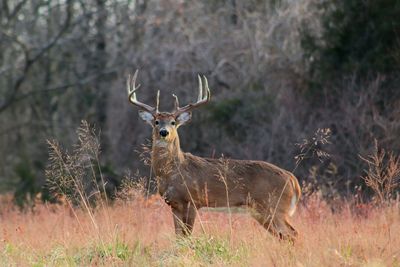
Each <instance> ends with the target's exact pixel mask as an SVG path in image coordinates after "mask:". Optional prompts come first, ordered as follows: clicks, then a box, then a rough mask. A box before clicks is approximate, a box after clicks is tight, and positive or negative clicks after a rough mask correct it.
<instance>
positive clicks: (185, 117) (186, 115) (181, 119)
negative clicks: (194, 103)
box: [176, 112, 192, 127]
mask: <svg viewBox="0 0 400 267" xmlns="http://www.w3.org/2000/svg"><path fill="white" fill-rule="evenodd" d="M191 118H192V113H191V112H183V113H181V114H179V116H178V117H177V118H176V121H177V126H178V127H179V126H181V125H184V124H185V123H187V122H189V121H190V119H191Z"/></svg>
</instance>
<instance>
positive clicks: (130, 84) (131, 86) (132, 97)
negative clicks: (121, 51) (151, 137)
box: [126, 70, 160, 114]
mask: <svg viewBox="0 0 400 267" xmlns="http://www.w3.org/2000/svg"><path fill="white" fill-rule="evenodd" d="M138 71H139V70H136V71H135V74H133V77H131V75H129V76H128V80H127V83H126V87H127V90H128V99H129V102H131V103H132V104H133V105H135V106H138V107H139V108H141V109H144V110H146V111H148V112H150V113H152V114H154V113H157V112H158V102H159V101H158V98H159V95H160V94H159V93H158V94H157V109H156V108H154V107H152V106H149V105H147V104H145V103H142V102H140V101H138V100H137V98H136V91H137V90H138V89H139V87H140V84H139V85H138V86H136V77H137V74H138Z"/></svg>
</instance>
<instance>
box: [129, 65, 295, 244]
mask: <svg viewBox="0 0 400 267" xmlns="http://www.w3.org/2000/svg"><path fill="white" fill-rule="evenodd" d="M137 73H138V71H136V72H135V74H134V75H133V77H129V78H128V84H127V87H128V94H129V101H130V102H131V103H132V104H133V105H135V106H137V107H139V108H140V111H139V115H140V117H141V118H142V119H143V120H144V121H145V122H147V123H148V124H150V125H151V126H152V127H153V140H152V153H151V160H152V169H153V173H154V174H155V177H156V179H157V183H158V190H159V193H160V194H161V196H162V197H163V198H164V199H165V202H166V203H167V204H168V205H170V206H171V209H172V212H173V215H174V216H173V217H174V225H175V232H176V234H178V235H189V234H190V233H191V232H192V229H193V224H194V221H195V217H196V213H197V209H200V208H202V207H239V206H247V207H248V208H249V210H250V214H251V215H252V216H253V217H254V218H255V219H256V220H257V221H258V222H259V223H260V224H261V225H262V226H263V227H264V228H265V229H267V230H268V231H269V232H270V233H272V234H273V235H276V236H278V237H280V238H282V239H290V240H294V239H295V237H296V236H297V231H296V230H295V229H294V228H293V227H292V226H291V225H290V224H289V222H288V217H289V216H291V215H293V213H294V211H295V209H296V205H297V203H298V201H299V198H300V195H301V189H300V186H299V183H298V181H297V179H296V177H295V176H294V175H293V174H292V173H290V172H288V171H286V170H283V169H281V168H279V167H277V166H275V165H273V164H271V163H267V162H263V161H252V160H233V159H230V160H225V159H212V158H201V157H197V156H194V155H192V154H190V153H184V152H182V150H181V148H180V145H179V136H178V128H179V127H180V126H182V125H184V124H185V123H187V122H189V121H190V119H191V110H192V109H194V108H197V107H199V106H201V105H203V104H206V103H207V102H208V101H210V89H209V88H208V83H207V79H206V78H205V77H203V79H202V78H201V77H200V76H199V95H198V98H197V102H196V103H190V104H188V105H186V106H184V107H179V102H178V98H177V96H175V95H173V96H174V97H175V108H174V110H173V111H172V112H159V110H158V105H159V94H157V105H156V107H152V106H149V105H147V104H144V103H142V102H140V101H138V99H137V97H136V90H137V89H138V87H139V86H137V87H136V85H135V81H136V77H137ZM203 83H204V87H203ZM204 91H205V92H204ZM204 93H205V95H204Z"/></svg>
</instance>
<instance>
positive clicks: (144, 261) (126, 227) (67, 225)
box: [0, 197, 400, 266]
mask: <svg viewBox="0 0 400 267" xmlns="http://www.w3.org/2000/svg"><path fill="white" fill-rule="evenodd" d="M199 215H200V216H199V218H198V219H197V220H196V224H195V230H194V234H193V236H192V237H191V238H189V239H176V238H175V236H174V231H173V222H172V215H171V211H170V209H169V207H168V206H166V205H165V204H164V203H163V201H162V200H161V199H160V198H159V197H152V198H150V199H148V200H144V199H143V198H141V197H136V198H134V199H132V200H129V201H128V200H123V201H122V200H118V201H116V202H115V203H113V204H112V205H99V206H98V207H97V208H96V210H93V211H92V212H89V211H88V210H85V209H76V208H74V209H72V208H71V207H70V206H69V205H68V203H67V202H65V203H63V204H56V205H55V204H40V203H38V204H36V205H35V207H34V208H32V209H31V210H28V211H26V210H25V211H21V210H19V209H18V208H16V207H15V206H14V205H13V204H11V202H10V201H8V200H5V199H3V200H2V202H1V207H0V227H1V233H0V236H1V248H0V262H1V265H2V266H88V265H89V266H93V265H95V266H209V265H211V266H400V235H399V233H400V220H399V219H400V212H399V203H395V204H392V205H391V206H389V207H384V208H382V207H381V208H377V207H374V206H372V205H369V204H357V205H355V204H352V205H350V204H347V203H346V202H342V203H341V204H338V205H336V206H335V208H332V206H331V205H327V204H326V203H325V202H324V201H321V200H320V199H319V198H318V197H311V198H308V199H307V200H303V202H302V203H301V204H300V205H299V208H298V210H297V212H296V213H295V215H294V216H293V218H292V222H293V225H294V226H295V227H296V228H297V229H298V231H299V232H300V236H299V239H298V240H297V242H296V243H295V244H291V243H289V242H284V241H279V240H277V239H275V238H274V237H272V236H270V235H268V234H267V233H266V231H265V230H264V229H263V228H262V227H260V226H259V225H258V223H257V222H256V221H254V220H253V219H251V217H250V216H248V215H247V214H246V213H233V214H230V213H229V212H227V211H225V212H215V211H214V212H211V211H199Z"/></svg>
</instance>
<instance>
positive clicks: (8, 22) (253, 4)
mask: <svg viewBox="0 0 400 267" xmlns="http://www.w3.org/2000/svg"><path fill="white" fill-rule="evenodd" d="M399 17H400V2H399V1H397V0H384V1H365V0H353V1H347V0H335V1H327V0H326V1H325V0H296V1H293V0H269V1H261V0H250V1H237V0H223V1H222V0H221V1H216V0H209V1H187V0H186V1H185V0H164V1H161V0H148V1H147V0H136V1H135V0H132V1H119V0H91V1H81V0H31V1H28V0H2V1H1V3H0V190H1V192H13V193H14V194H15V196H16V198H17V199H18V200H19V201H20V203H22V202H23V201H26V200H29V199H32V196H33V195H35V194H37V193H38V192H41V191H42V190H43V185H44V184H45V174H44V170H45V167H46V164H47V162H48V161H47V160H48V147H47V144H46V140H47V139H53V138H54V139H57V140H59V142H60V143H61V144H62V145H63V146H65V147H67V148H68V149H69V150H71V149H72V145H73V144H74V143H75V142H76V139H77V136H76V133H75V131H76V128H77V127H78V126H79V125H80V121H81V120H87V121H89V122H90V123H91V124H93V125H95V127H96V128H97V129H99V130H101V134H100V136H101V147H102V154H101V166H102V169H103V172H104V174H105V176H106V177H107V179H109V181H110V183H112V184H115V186H118V184H119V182H120V181H121V178H122V177H123V175H124V173H125V172H126V171H128V170H130V171H131V172H133V173H135V172H136V170H139V176H140V175H142V176H148V174H149V171H148V167H146V166H144V164H143V162H141V161H140V158H139V153H138V152H137V151H140V150H141V144H144V143H147V142H148V141H146V140H147V139H150V133H151V129H150V127H148V126H146V125H145V124H144V123H143V122H142V121H140V119H139V118H138V115H137V109H136V108H134V107H132V106H131V105H130V104H129V102H128V99H127V93H126V88H125V85H126V79H127V75H128V74H129V73H133V72H134V71H135V70H136V69H139V70H140V71H139V76H138V83H140V84H141V85H142V88H141V89H140V90H139V92H138V97H139V99H140V100H141V101H142V102H145V103H149V104H153V103H154V102H155V96H156V91H157V90H158V89H159V90H161V109H162V110H169V109H170V108H172V105H173V98H172V96H171V94H172V93H175V94H177V95H178V96H179V98H180V101H181V103H186V102H188V101H193V100H195V99H196V94H197V91H196V90H197V89H196V88H197V74H204V75H206V77H207V78H208V81H209V85H210V88H211V93H212V101H211V103H209V104H208V105H207V106H204V107H202V108H201V109H199V110H196V111H195V112H194V117H193V120H192V123H191V124H190V125H188V126H185V127H182V128H181V129H180V136H181V145H182V148H183V150H184V151H190V152H192V153H193V154H196V155H200V156H207V157H219V156H220V155H221V154H223V155H224V156H226V157H230V158H241V159H257V160H266V161H269V162H272V163H274V164H277V165H279V166H281V167H284V168H286V169H288V170H293V169H294V168H295V165H296V159H295V156H296V155H298V154H299V153H301V146H299V145H296V144H302V143H303V144H304V139H307V140H311V142H312V140H313V139H312V137H313V136H314V137H315V133H316V131H317V129H322V128H329V129H330V130H331V132H330V135H331V136H330V138H329V141H330V144H326V145H323V146H321V147H319V146H320V145H319V143H318V147H315V149H318V150H320V152H323V155H326V154H329V155H330V156H329V157H324V158H323V159H318V156H319V155H320V154H319V155H309V156H307V158H305V159H304V160H303V161H302V162H301V164H300V165H299V166H298V167H297V168H296V170H295V174H296V176H298V177H299V180H300V181H302V182H304V183H311V184H313V185H315V186H317V187H318V188H319V189H321V191H322V192H323V194H325V195H327V196H329V195H331V196H332V195H336V194H338V195H346V194H349V193H352V192H354V190H355V189H354V188H355V187H356V186H361V187H362V188H365V186H364V185H363V180H362V179H361V177H362V175H363V170H364V169H365V168H366V165H365V162H364V161H363V160H362V159H361V158H360V155H361V156H365V155H368V154H369V153H371V151H372V150H373V149H374V139H377V140H378V144H379V146H380V147H382V148H385V149H387V150H390V151H393V152H395V153H399V152H400V138H399V136H400V120H399V119H400V89H399V87H400V86H399V80H400V79H399V77H400V76H399V63H400V35H399V34H400V20H399V19H398V18H399ZM318 134H320V132H319V133H317V134H316V135H317V136H316V138H319V137H318ZM310 138H311V139H310ZM324 153H326V154H324ZM311 154H312V153H311Z"/></svg>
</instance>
